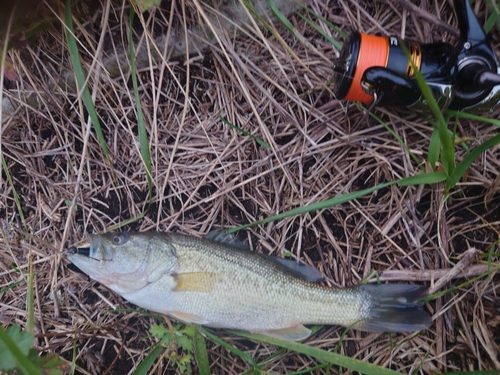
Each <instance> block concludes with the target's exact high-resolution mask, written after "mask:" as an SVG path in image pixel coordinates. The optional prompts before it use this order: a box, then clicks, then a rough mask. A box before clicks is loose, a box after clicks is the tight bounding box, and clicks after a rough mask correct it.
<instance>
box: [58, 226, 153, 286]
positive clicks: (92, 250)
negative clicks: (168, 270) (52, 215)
mask: <svg viewBox="0 0 500 375" xmlns="http://www.w3.org/2000/svg"><path fill="white" fill-rule="evenodd" d="M88 239H89V243H90V247H89V248H72V249H70V250H69V251H68V254H67V257H68V259H69V260H70V261H71V262H72V263H73V264H74V265H76V266H77V267H78V268H79V269H80V270H82V271H83V272H85V273H86V274H88V275H89V276H90V277H91V278H92V279H94V280H96V281H98V282H100V283H102V284H104V285H106V286H107V287H108V288H110V289H112V290H114V291H115V292H117V293H118V294H121V295H126V294H128V293H132V292H135V291H137V290H139V289H142V288H144V287H146V286H147V285H148V284H149V283H150V282H151V280H150V276H151V273H152V271H154V268H155V267H156V266H155V265H156V262H155V260H154V259H150V258H151V238H150V237H148V236H145V235H141V234H134V233H127V232H115V233H111V232H110V233H105V234H89V235H88Z"/></svg>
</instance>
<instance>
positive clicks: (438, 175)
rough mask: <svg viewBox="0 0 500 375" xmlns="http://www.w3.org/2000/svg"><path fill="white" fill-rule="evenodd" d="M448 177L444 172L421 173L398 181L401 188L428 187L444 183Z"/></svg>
mask: <svg viewBox="0 0 500 375" xmlns="http://www.w3.org/2000/svg"><path fill="white" fill-rule="evenodd" d="M447 178H448V176H447V175H446V173H444V172H431V173H420V174H417V175H415V176H410V177H407V178H403V179H402V180H399V181H398V185H399V186H411V185H426V184H437V183H439V182H444V181H446V179H447Z"/></svg>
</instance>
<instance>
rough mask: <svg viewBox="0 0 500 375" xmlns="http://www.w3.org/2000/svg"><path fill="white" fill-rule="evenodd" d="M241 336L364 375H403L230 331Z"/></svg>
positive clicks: (310, 347) (312, 350) (314, 349)
mask: <svg viewBox="0 0 500 375" xmlns="http://www.w3.org/2000/svg"><path fill="white" fill-rule="evenodd" d="M230 332H234V333H235V334H237V335H239V336H243V337H246V338H249V339H252V340H257V341H262V342H266V343H268V344H271V345H276V346H279V347H282V348H286V349H289V350H293V351H294V352H296V353H300V354H304V355H307V356H310V357H313V358H316V359H318V360H320V361H325V362H328V363H331V364H333V365H336V366H340V367H343V368H347V369H349V370H353V371H358V372H360V373H362V374H369V375H401V373H400V372H397V371H394V370H391V369H387V368H384V367H380V366H377V365H374V364H371V363H368V362H364V361H360V360H359V359H354V358H350V357H347V356H344V355H341V354H337V353H332V352H328V351H326V350H322V349H318V348H315V347H312V346H308V345H305V344H301V343H298V342H292V341H285V340H280V339H276V338H272V337H268V336H263V335H258V334H254V333H248V332H244V331H230Z"/></svg>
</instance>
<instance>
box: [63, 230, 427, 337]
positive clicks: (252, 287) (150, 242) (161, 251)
mask: <svg viewBox="0 0 500 375" xmlns="http://www.w3.org/2000/svg"><path fill="white" fill-rule="evenodd" d="M88 239H89V243H90V246H89V247H88V248H70V249H69V250H68V252H67V257H68V259H69V260H70V261H71V262H72V263H73V264H74V265H75V266H77V267H78V268H79V269H80V270H81V271H83V272H84V273H86V274H87V275H88V276H90V278H92V279H94V280H96V281H98V282H99V283H101V284H103V285H105V286H106V287H108V288H109V289H111V290H112V291H114V292H116V293H117V294H119V295H120V296H122V297H123V298H124V299H125V300H127V301H129V302H131V303H133V304H135V305H137V306H139V307H141V308H144V309H146V310H150V311H152V312H156V313H160V314H164V315H167V316H170V317H173V318H175V319H177V320H179V321H182V322H184V323H187V324H199V325H204V326H208V327H214V328H227V329H239V330H244V331H248V332H251V333H258V334H262V335H265V336H269V337H274V338H279V339H284V340H289V341H299V340H303V339H306V338H307V337H308V336H310V334H311V330H310V329H309V328H307V327H306V325H317V324H323V325H340V326H344V327H349V328H353V329H357V330H360V331H367V332H414V331H421V330H424V329H426V328H428V327H429V326H430V325H431V324H432V319H431V317H430V316H429V314H428V313H427V312H425V311H424V310H423V309H422V302H421V300H422V299H423V298H425V297H426V288H425V287H424V286H422V285H412V284H360V285H356V286H351V287H346V288H333V287H329V286H325V285H323V284H321V283H318V282H317V281H318V280H319V279H321V273H320V272H319V271H318V270H317V269H315V268H314V267H310V266H305V265H300V264H297V262H296V261H293V260H290V259H281V258H277V257H273V256H270V255H266V254H260V253H257V252H254V251H251V250H250V249H249V248H248V246H247V245H246V244H245V243H243V242H241V241H239V240H238V239H237V237H236V236H235V235H228V234H225V233H224V232H221V231H217V232H213V233H209V235H207V237H205V238H198V237H194V236H188V235H184V234H179V233H169V232H155V231H149V232H109V233H105V234H89V235H88Z"/></svg>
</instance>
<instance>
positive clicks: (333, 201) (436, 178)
mask: <svg viewBox="0 0 500 375" xmlns="http://www.w3.org/2000/svg"><path fill="white" fill-rule="evenodd" d="M446 178H447V175H446V174H445V173H442V172H435V173H422V174H419V175H416V176H410V177H407V178H403V179H400V180H396V181H389V182H384V183H383V184H380V185H377V186H372V187H370V188H367V189H363V190H359V191H354V192H351V193H347V194H343V195H339V196H337V197H333V198H330V199H327V200H324V201H321V202H316V203H311V204H308V205H306V206H303V207H297V208H294V209H292V210H289V211H286V212H282V213H280V214H278V215H274V216H270V217H267V218H265V219H262V220H258V221H255V222H253V223H248V224H244V225H240V226H239V227H235V228H230V229H227V230H226V233H234V232H237V231H239V230H242V229H246V228H251V227H254V226H257V225H262V224H266V223H269V222H271V221H276V220H281V219H285V218H287V217H291V216H297V215H303V214H305V213H309V212H312V211H318V210H323V209H325V208H330V207H333V206H337V205H339V204H343V203H347V202H350V201H352V200H354V199H357V198H361V197H363V196H365V195H368V194H371V193H373V192H375V191H377V190H380V189H383V188H386V187H389V186H391V185H394V184H398V185H400V186H409V185H420V184H428V183H432V184H433V183H436V182H442V181H444V180H445V179H446Z"/></svg>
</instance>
